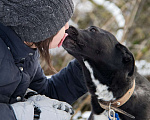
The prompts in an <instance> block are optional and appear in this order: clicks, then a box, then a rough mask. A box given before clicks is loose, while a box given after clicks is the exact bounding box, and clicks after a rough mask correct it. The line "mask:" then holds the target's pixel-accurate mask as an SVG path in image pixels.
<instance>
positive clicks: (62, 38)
mask: <svg viewBox="0 0 150 120" xmlns="http://www.w3.org/2000/svg"><path fill="white" fill-rule="evenodd" d="M67 36H68V34H67V33H65V35H64V37H63V38H62V39H61V41H60V43H59V44H58V47H60V46H61V45H62V43H63V41H64V40H65V38H66V37H67Z"/></svg>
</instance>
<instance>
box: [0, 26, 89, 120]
mask: <svg viewBox="0 0 150 120" xmlns="http://www.w3.org/2000/svg"><path fill="white" fill-rule="evenodd" d="M0 78H1V79H0V116H1V120H15V116H14V113H13V110H12V108H11V106H10V105H9V104H13V103H15V102H19V101H23V98H24V95H25V92H26V90H27V88H31V89H33V90H35V91H37V92H38V93H39V94H44V95H46V96H48V97H50V98H53V99H58V100H61V101H66V102H68V103H69V104H72V103H73V102H74V101H75V100H77V99H78V98H79V97H80V96H82V95H83V94H84V93H86V92H87V89H86V87H85V84H84V82H83V81H84V80H83V76H82V71H81V68H80V65H79V64H78V62H77V61H76V60H73V61H71V62H70V63H69V64H68V66H67V67H66V68H64V69H62V70H61V71H60V72H59V73H57V74H55V75H53V76H52V77H51V78H50V79H47V78H46V76H45V75H44V73H43V70H42V68H41V66H40V63H39V53H38V51H37V49H31V48H30V47H28V46H26V45H25V44H24V43H23V41H22V40H21V39H20V38H19V37H18V36H17V34H16V33H15V32H14V31H12V30H11V29H10V28H9V27H6V26H3V25H2V24H1V23H0Z"/></svg>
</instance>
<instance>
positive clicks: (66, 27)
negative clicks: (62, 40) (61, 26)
mask: <svg viewBox="0 0 150 120" xmlns="http://www.w3.org/2000/svg"><path fill="white" fill-rule="evenodd" d="M68 28H69V23H68V22H67V23H66V25H65V30H67V29H68Z"/></svg>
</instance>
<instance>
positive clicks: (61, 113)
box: [11, 95, 73, 120]
mask: <svg viewBox="0 0 150 120" xmlns="http://www.w3.org/2000/svg"><path fill="white" fill-rule="evenodd" d="M11 106H12V107H13V110H14V112H15V115H16V118H17V120H33V116H34V106H36V107H38V109H40V111H41V114H40V120H50V119H51V120H70V118H71V115H72V113H73V110H72V106H71V105H69V104H68V103H66V102H62V101H58V100H56V99H50V98H48V97H46V96H45V95H34V96H32V97H30V98H29V99H28V100H27V101H25V102H17V103H14V104H12V105H11Z"/></svg>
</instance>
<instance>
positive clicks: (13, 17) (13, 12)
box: [0, 0, 73, 42]
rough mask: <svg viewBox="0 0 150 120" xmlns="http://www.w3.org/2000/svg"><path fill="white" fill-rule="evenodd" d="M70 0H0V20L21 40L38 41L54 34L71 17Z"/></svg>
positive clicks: (71, 4)
mask: <svg viewBox="0 0 150 120" xmlns="http://www.w3.org/2000/svg"><path fill="white" fill-rule="evenodd" d="M72 13H73V2H72V0H1V1H0V22H1V23H3V24H4V25H6V26H11V28H12V29H13V30H14V31H15V32H16V33H17V34H18V36H19V37H20V38H21V39H22V40H23V41H28V42H39V41H43V40H45V39H47V38H49V37H51V36H53V35H55V34H56V33H57V32H58V31H59V30H60V29H61V28H62V27H63V26H64V25H65V24H66V23H67V22H68V21H69V19H70V18H71V16H72Z"/></svg>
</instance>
